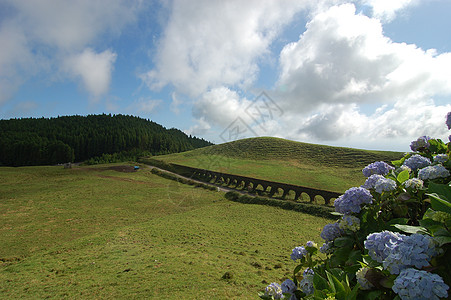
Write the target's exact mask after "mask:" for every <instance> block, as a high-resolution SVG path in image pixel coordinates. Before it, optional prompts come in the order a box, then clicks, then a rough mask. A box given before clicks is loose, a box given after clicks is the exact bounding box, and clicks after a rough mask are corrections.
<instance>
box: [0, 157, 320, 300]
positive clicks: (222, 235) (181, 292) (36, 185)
mask: <svg viewBox="0 0 451 300" xmlns="http://www.w3.org/2000/svg"><path fill="white" fill-rule="evenodd" d="M130 169H131V167H121V166H119V165H102V166H94V167H74V168H73V169H63V168H62V167H22V168H6V167H3V168H0V214H1V218H0V234H1V237H2V243H1V244H0V282H1V284H0V298H2V299H17V298H26V299H42V298H53V299H60V298H70V299H73V298H77V299H123V298H129V299H130V298H136V299H143V298H159V299H252V298H253V299H255V298H256V293H257V291H259V290H262V289H263V288H264V287H265V286H266V285H267V284H268V283H270V282H273V281H277V282H281V281H282V280H283V279H284V277H285V276H287V274H290V273H291V272H292V269H293V267H294V263H293V262H292V261H291V260H290V258H289V254H290V253H291V249H292V248H294V247H295V246H298V245H302V244H304V243H305V242H306V241H307V240H317V241H319V240H320V238H319V233H320V231H321V229H322V227H323V226H324V225H325V224H326V223H328V221H327V220H325V219H322V218H318V217H313V216H309V215H305V214H302V213H296V212H292V211H285V210H281V209H277V208H273V207H266V206H259V205H245V204H240V203H235V202H230V201H228V200H226V199H225V198H224V197H223V194H222V193H220V192H213V191H207V190H204V189H200V188H195V187H192V186H188V185H180V184H178V183H176V182H174V181H170V180H166V179H163V178H161V177H158V176H156V175H153V174H151V173H150V172H149V171H148V170H147V169H146V168H144V167H143V168H141V170H140V171H138V172H128V171H130ZM263 220H264V221H263ZM226 272H228V273H227V274H228V275H230V276H224V274H226ZM223 277H225V278H223Z"/></svg>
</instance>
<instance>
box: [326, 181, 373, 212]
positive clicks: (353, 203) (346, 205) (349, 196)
mask: <svg viewBox="0 0 451 300" xmlns="http://www.w3.org/2000/svg"><path fill="white" fill-rule="evenodd" d="M371 203H373V196H372V195H371V193H370V191H369V190H367V189H365V188H362V187H353V188H350V189H349V190H347V191H346V192H345V193H344V194H343V195H341V196H340V197H338V198H337V199H336V200H335V202H334V206H335V211H336V212H339V213H342V214H344V215H348V214H352V213H359V212H360V210H361V207H360V206H361V205H362V204H371Z"/></svg>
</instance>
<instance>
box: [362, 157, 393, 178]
mask: <svg viewBox="0 0 451 300" xmlns="http://www.w3.org/2000/svg"><path fill="white" fill-rule="evenodd" d="M394 169H395V168H394V167H392V166H390V165H389V164H387V163H386V162H383V161H376V162H374V163H372V164H369V165H368V166H366V167H365V168H364V169H363V170H362V173H363V175H365V177H370V176H371V175H373V174H378V175H387V174H388V173H389V172H390V171H391V170H394Z"/></svg>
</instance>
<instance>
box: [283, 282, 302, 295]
mask: <svg viewBox="0 0 451 300" xmlns="http://www.w3.org/2000/svg"><path fill="white" fill-rule="evenodd" d="M281 288H282V293H284V294H285V293H290V294H293V293H294V292H296V290H297V289H298V287H297V286H296V284H294V282H293V281H292V280H291V279H287V280H285V281H284V282H282V285H281Z"/></svg>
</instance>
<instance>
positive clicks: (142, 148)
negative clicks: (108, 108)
mask: <svg viewBox="0 0 451 300" xmlns="http://www.w3.org/2000/svg"><path fill="white" fill-rule="evenodd" d="M209 145H212V143H210V142H208V141H206V140H204V139H200V138H197V137H193V136H191V135H190V136H187V135H186V134H185V133H184V132H182V131H180V130H178V129H175V128H171V129H166V128H165V127H163V126H161V125H159V124H157V123H155V122H153V121H150V120H146V119H143V118H139V117H135V116H128V115H120V114H118V115H111V114H108V115H107V114H102V115H88V116H78V115H76V116H62V117H57V118H20V119H9V120H0V165H3V166H32V165H53V164H59V163H66V162H82V161H87V160H88V161H90V162H91V163H93V162H95V161H99V160H102V159H103V160H108V159H110V160H111V158H116V159H117V158H126V157H130V156H133V157H136V156H139V155H159V154H168V153H175V152H182V151H187V150H192V149H196V148H201V147H205V146H209ZM105 162H108V161H105Z"/></svg>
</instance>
